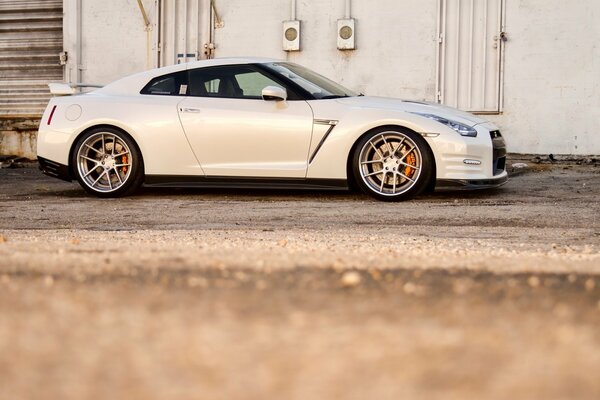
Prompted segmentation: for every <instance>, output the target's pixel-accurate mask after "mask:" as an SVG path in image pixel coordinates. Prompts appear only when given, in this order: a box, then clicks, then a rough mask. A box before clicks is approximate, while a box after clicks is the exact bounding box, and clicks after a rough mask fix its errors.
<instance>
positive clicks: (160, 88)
mask: <svg viewBox="0 0 600 400" xmlns="http://www.w3.org/2000/svg"><path fill="white" fill-rule="evenodd" d="M187 88H188V85H187V73H186V71H181V72H176V73H173V74H168V75H163V76H159V77H157V78H154V79H152V80H151V81H150V82H149V83H148V84H147V85H146V87H144V89H142V92H141V93H142V94H153V95H162V96H185V95H186V94H187V92H188V90H187Z"/></svg>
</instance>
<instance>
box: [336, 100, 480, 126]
mask: <svg viewBox="0 0 600 400" xmlns="http://www.w3.org/2000/svg"><path fill="white" fill-rule="evenodd" d="M336 101H337V102H339V103H341V104H344V105H347V106H350V107H358V108H377V109H383V110H395V111H404V112H410V113H421V114H433V115H437V116H440V117H442V118H446V119H449V120H452V121H456V122H460V123H461V124H465V125H468V126H475V125H479V124H483V123H485V122H487V120H486V119H484V118H480V117H478V116H476V115H473V114H470V113H468V112H465V111H461V110H458V109H456V108H452V107H448V106H444V105H441V104H436V103H429V102H425V101H412V100H401V99H394V98H391V97H374V96H358V97H345V98H340V99H336Z"/></svg>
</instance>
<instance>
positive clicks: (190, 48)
mask: <svg viewBox="0 0 600 400" xmlns="http://www.w3.org/2000/svg"><path fill="white" fill-rule="evenodd" d="M158 7H159V18H158V20H159V22H158V38H157V39H158V46H157V48H158V66H161V67H162V66H165V65H173V64H180V63H184V62H189V61H194V60H202V59H206V58H212V49H213V48H214V46H213V45H212V44H211V43H212V36H213V29H212V27H213V18H214V16H213V12H212V10H213V6H212V1H211V0H162V1H159V5H158Z"/></svg>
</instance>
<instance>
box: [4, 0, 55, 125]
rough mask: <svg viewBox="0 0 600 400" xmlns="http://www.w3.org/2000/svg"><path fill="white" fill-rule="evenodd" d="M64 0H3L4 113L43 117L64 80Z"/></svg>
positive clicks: (8, 115)
mask: <svg viewBox="0 0 600 400" xmlns="http://www.w3.org/2000/svg"><path fill="white" fill-rule="evenodd" d="M62 9H63V3H62V0H0V116H2V117H17V116H40V115H41V114H42V113H43V111H44V108H45V106H46V104H47V103H48V100H49V98H50V92H49V90H48V86H47V84H48V82H54V81H62V80H63V67H62V66H61V65H60V60H59V53H60V52H61V51H62V49H63V12H62Z"/></svg>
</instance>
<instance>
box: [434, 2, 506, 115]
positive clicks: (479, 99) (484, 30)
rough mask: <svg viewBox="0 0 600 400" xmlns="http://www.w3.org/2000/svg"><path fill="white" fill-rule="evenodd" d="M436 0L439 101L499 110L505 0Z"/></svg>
mask: <svg viewBox="0 0 600 400" xmlns="http://www.w3.org/2000/svg"><path fill="white" fill-rule="evenodd" d="M438 1H439V3H438V4H439V20H438V33H439V36H438V43H439V45H438V57H437V75H438V79H437V97H438V99H437V100H438V102H440V103H443V104H446V105H449V106H452V107H457V108H460V109H462V110H467V111H471V112H475V113H498V112H501V111H502V83H503V82H502V81H503V56H504V43H505V41H506V39H507V36H506V33H505V31H504V26H505V0H438Z"/></svg>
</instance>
